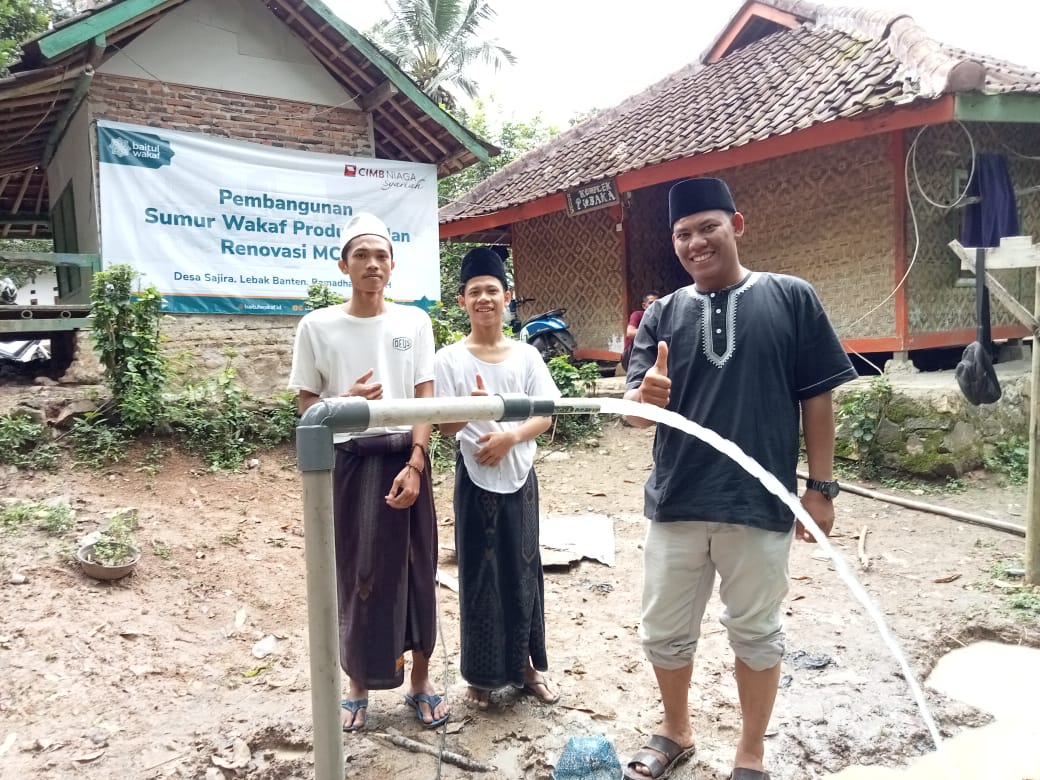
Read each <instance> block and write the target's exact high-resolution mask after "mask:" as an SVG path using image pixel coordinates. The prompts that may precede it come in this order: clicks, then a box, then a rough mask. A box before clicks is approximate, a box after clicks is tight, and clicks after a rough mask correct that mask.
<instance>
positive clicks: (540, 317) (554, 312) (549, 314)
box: [524, 309, 567, 325]
mask: <svg viewBox="0 0 1040 780" xmlns="http://www.w3.org/2000/svg"><path fill="white" fill-rule="evenodd" d="M566 311H567V310H566V309H553V310H552V311H547V312H543V313H542V314H538V315H536V316H534V317H530V318H528V319H526V320H524V325H529V324H530V323H532V322H534V321H535V320H547V319H549V318H551V317H562V316H563V315H564V313H565V312H566Z"/></svg>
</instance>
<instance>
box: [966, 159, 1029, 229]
mask: <svg viewBox="0 0 1040 780" xmlns="http://www.w3.org/2000/svg"><path fill="white" fill-rule="evenodd" d="M968 195H970V196H974V197H978V198H980V199H981V200H980V202H979V203H972V204H971V205H969V206H968V207H967V208H965V209H964V222H963V224H962V225H961V244H962V245H963V246H989V247H993V246H1000V239H1001V237H1002V236H1017V235H1019V222H1018V203H1017V202H1016V201H1015V185H1014V184H1013V183H1012V181H1011V171H1010V169H1009V168H1008V161H1007V157H1005V156H1004V155H1003V154H993V153H986V154H980V155H978V156H977V157H976V158H975V175H974V176H972V177H971V183H970V184H969V185H968Z"/></svg>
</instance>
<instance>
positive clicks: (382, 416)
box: [296, 395, 554, 780]
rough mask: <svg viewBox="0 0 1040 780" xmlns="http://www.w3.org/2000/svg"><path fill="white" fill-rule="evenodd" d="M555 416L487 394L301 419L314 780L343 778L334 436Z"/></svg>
mask: <svg viewBox="0 0 1040 780" xmlns="http://www.w3.org/2000/svg"><path fill="white" fill-rule="evenodd" d="M553 411H554V399H530V398H527V397H526V396H519V395H518V396H508V395H506V396H501V395H491V396H470V397H468V398H411V399H401V400H385V401H382V400H381V401H366V400H365V399H361V398H327V399H323V400H321V401H319V402H318V403H316V404H313V405H311V406H310V407H309V408H308V409H307V410H306V411H305V412H304V413H303V415H301V419H300V425H299V426H298V427H297V429H296V448H297V465H298V466H299V468H300V470H301V473H302V475H303V504H304V507H303V508H304V513H303V534H304V550H305V559H306V565H307V620H308V638H309V644H310V648H309V649H310V671H311V707H312V710H313V718H314V778H315V780H342V778H343V771H344V763H343V725H342V723H343V721H342V718H343V715H342V713H341V711H340V696H341V686H342V679H341V676H340V665H339V614H338V603H337V601H338V596H337V593H336V541H335V530H334V522H335V519H334V516H333V497H332V490H333V484H332V483H333V472H334V468H335V453H334V451H333V446H332V441H333V437H332V433H333V432H334V431H363V430H366V429H368V428H383V427H388V426H394V425H412V424H415V423H446V422H467V421H470V420H501V419H521V418H522V417H523V416H529V415H551V414H552V413H553ZM507 415H509V416H508V418H507Z"/></svg>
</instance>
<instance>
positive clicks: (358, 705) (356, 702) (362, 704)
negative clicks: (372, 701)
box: [340, 698, 368, 732]
mask: <svg viewBox="0 0 1040 780" xmlns="http://www.w3.org/2000/svg"><path fill="white" fill-rule="evenodd" d="M340 706H341V707H342V708H343V709H345V710H346V711H347V712H349V713H350V716H351V717H350V725H349V726H346V725H344V726H343V730H344V731H347V732H355V731H361V729H363V728H364V727H365V723H367V722H368V699H367V698H364V699H344V700H343V701H341V702H340ZM358 710H365V723H360V724H357V725H355V723H354V722H355V721H356V720H357V714H358Z"/></svg>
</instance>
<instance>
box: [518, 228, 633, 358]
mask: <svg viewBox="0 0 1040 780" xmlns="http://www.w3.org/2000/svg"><path fill="white" fill-rule="evenodd" d="M614 226H615V220H614V218H613V217H612V216H611V212H610V210H608V209H601V210H599V211H593V212H589V213H586V214H580V215H578V216H575V217H569V216H567V214H566V213H564V212H558V213H555V214H547V215H545V216H544V217H537V218H535V219H530V220H527V221H525V222H519V223H517V224H515V225H514V226H513V250H514V252H513V254H514V259H513V264H514V273H515V280H514V281H515V284H516V289H517V291H518V292H519V294H520V295H522V296H523V297H525V298H529V297H533V298H535V299H536V303H533V304H528V305H527V306H525V307H523V309H522V310H521V312H520V314H521V316H522V317H524V318H525V319H526V318H527V317H530V316H532V315H535V314H538V313H539V312H542V311H546V310H548V309H555V308H559V307H563V308H566V309H567V314H566V318H567V321H568V323H569V324H570V328H571V332H572V333H573V334H574V338H575V339H576V340H577V342H578V347H579V348H584V349H607V348H608V347H609V346H610V345H611V343H612V342H614V343H615V345H616V343H617V339H620V338H621V337H623V336H624V326H625V320H626V315H625V312H624V311H623V307H622V301H621V289H622V284H623V281H622V274H621V242H620V240H619V238H618V236H619V233H618V232H617V231H615V229H614Z"/></svg>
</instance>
